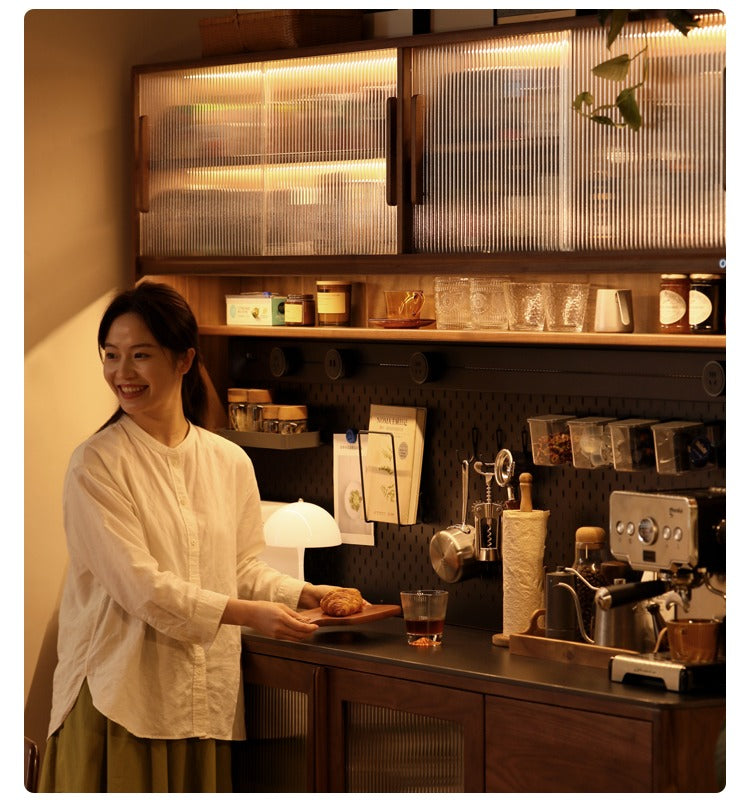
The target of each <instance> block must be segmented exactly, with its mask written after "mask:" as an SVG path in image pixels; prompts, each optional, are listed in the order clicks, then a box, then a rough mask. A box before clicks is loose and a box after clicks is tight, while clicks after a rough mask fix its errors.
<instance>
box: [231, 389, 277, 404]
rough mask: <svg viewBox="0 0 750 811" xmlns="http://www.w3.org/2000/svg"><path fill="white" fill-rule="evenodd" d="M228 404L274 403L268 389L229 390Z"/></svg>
mask: <svg viewBox="0 0 750 811" xmlns="http://www.w3.org/2000/svg"><path fill="white" fill-rule="evenodd" d="M227 402H228V403H270V402H273V400H272V398H271V392H270V391H268V389H227Z"/></svg>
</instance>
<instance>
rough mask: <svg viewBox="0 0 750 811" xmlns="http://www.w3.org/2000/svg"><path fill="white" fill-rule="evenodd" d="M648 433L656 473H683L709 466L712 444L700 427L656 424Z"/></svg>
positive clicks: (684, 423)
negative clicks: (651, 435) (653, 454)
mask: <svg viewBox="0 0 750 811" xmlns="http://www.w3.org/2000/svg"><path fill="white" fill-rule="evenodd" d="M651 431H652V433H653V435H654V453H655V455H656V469H657V471H658V472H659V473H672V474H680V473H686V472H687V471H689V470H691V469H693V468H694V467H707V466H708V464H710V458H709V457H710V455H711V442H710V440H709V439H708V436H707V432H706V428H705V426H704V425H703V423H701V422H681V421H678V420H675V421H672V422H659V423H656V424H655V425H652V426H651ZM691 458H692V461H691Z"/></svg>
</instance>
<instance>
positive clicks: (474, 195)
mask: <svg viewBox="0 0 750 811" xmlns="http://www.w3.org/2000/svg"><path fill="white" fill-rule="evenodd" d="M725 36H726V32H725V21H724V16H723V15H722V14H710V15H705V16H703V17H702V18H701V24H700V26H699V27H698V28H695V29H693V30H692V31H690V33H689V35H688V36H683V35H682V34H681V33H680V32H678V31H677V30H676V29H675V28H673V27H672V26H671V25H670V24H669V23H668V22H667V21H665V20H649V21H646V22H644V23H641V22H636V23H630V24H628V25H627V26H625V28H624V29H623V31H622V33H621V35H620V37H619V38H618V39H617V40H616V41H615V44H614V45H613V46H612V48H611V50H609V51H608V50H607V45H606V40H607V30H606V29H605V28H602V27H600V26H594V27H590V28H583V29H580V30H579V29H577V30H567V31H565V30H563V31H559V32H551V33H536V34H528V35H523V36H499V37H494V38H492V39H486V40H482V41H473V42H456V43H454V44H446V45H435V46H430V47H425V48H420V49H417V50H415V51H414V55H413V59H412V67H413V73H412V97H411V99H410V102H411V105H410V107H411V109H410V114H411V125H412V127H411V129H412V139H411V145H410V149H411V167H412V172H411V178H410V184H411V185H410V190H411V202H412V206H413V208H412V210H413V234H414V250H415V251H417V252H446V253H452V252H458V253H461V252H466V251H469V252H489V253H498V252H504V251H545V250H551V251H561V250H563V251H564V250H622V249H658V248H713V247H721V246H723V244H724V240H725V212H724V206H725V193H724V186H725V183H724V171H725V170H724V137H725V133H724V109H725V90H724V70H725V64H726V42H725ZM644 49H645V50H644ZM638 52H642V54H643V57H644V58H646V59H647V74H646V83H645V84H644V86H643V87H642V88H640V90H638V91H637V99H638V104H639V107H640V110H641V113H642V117H643V124H642V126H641V128H640V130H638V131H637V132H636V131H634V130H632V129H630V128H628V127H615V126H604V125H600V124H596V123H593V122H592V121H589V120H588V119H585V118H583V117H582V116H579V115H578V114H577V113H575V112H574V110H573V100H574V98H575V96H576V95H577V94H578V93H580V92H583V91H590V92H591V93H592V94H593V96H594V98H595V101H596V103H597V104H600V103H610V104H613V103H614V101H615V98H616V95H617V92H618V91H619V90H621V89H622V87H623V83H612V82H608V81H606V80H604V79H599V78H596V77H595V76H593V75H592V74H591V68H592V67H594V66H595V65H597V64H599V63H600V62H603V61H604V60H606V59H609V58H612V57H614V56H616V55H620V54H622V53H628V54H630V55H631V56H634V55H635V54H636V53H638ZM640 76H641V74H640V66H639V65H638V64H635V63H634V64H633V65H632V66H631V68H630V73H629V74H628V81H630V80H631V78H632V82H633V83H634V84H635V83H637V82H638V81H639V79H640ZM613 88H614V89H613ZM606 112H607V114H608V115H610V114H611V112H610V111H606ZM613 117H614V118H615V119H617V116H616V115H614V116H613Z"/></svg>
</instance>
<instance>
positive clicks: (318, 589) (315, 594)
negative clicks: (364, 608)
mask: <svg viewBox="0 0 750 811" xmlns="http://www.w3.org/2000/svg"><path fill="white" fill-rule="evenodd" d="M340 588H344V586H313V584H312V583H305V586H304V588H303V589H302V592H301V593H300V595H299V602H298V603H297V608H318V606H319V605H320V601H321V600H322V599H323V598H324V597H325V596H326V594H328V592H329V591H338V590H339V589H340ZM365 605H370V603H368V602H367V600H365Z"/></svg>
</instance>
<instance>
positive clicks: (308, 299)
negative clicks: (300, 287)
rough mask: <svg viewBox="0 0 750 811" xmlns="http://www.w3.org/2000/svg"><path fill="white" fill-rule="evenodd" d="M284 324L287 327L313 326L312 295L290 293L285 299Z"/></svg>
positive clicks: (313, 301)
mask: <svg viewBox="0 0 750 811" xmlns="http://www.w3.org/2000/svg"><path fill="white" fill-rule="evenodd" d="M284 323H285V324H286V326H288V327H314V326H315V299H314V297H313V295H312V293H290V294H289V295H288V296H287V297H286V301H285V302H284Z"/></svg>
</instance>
